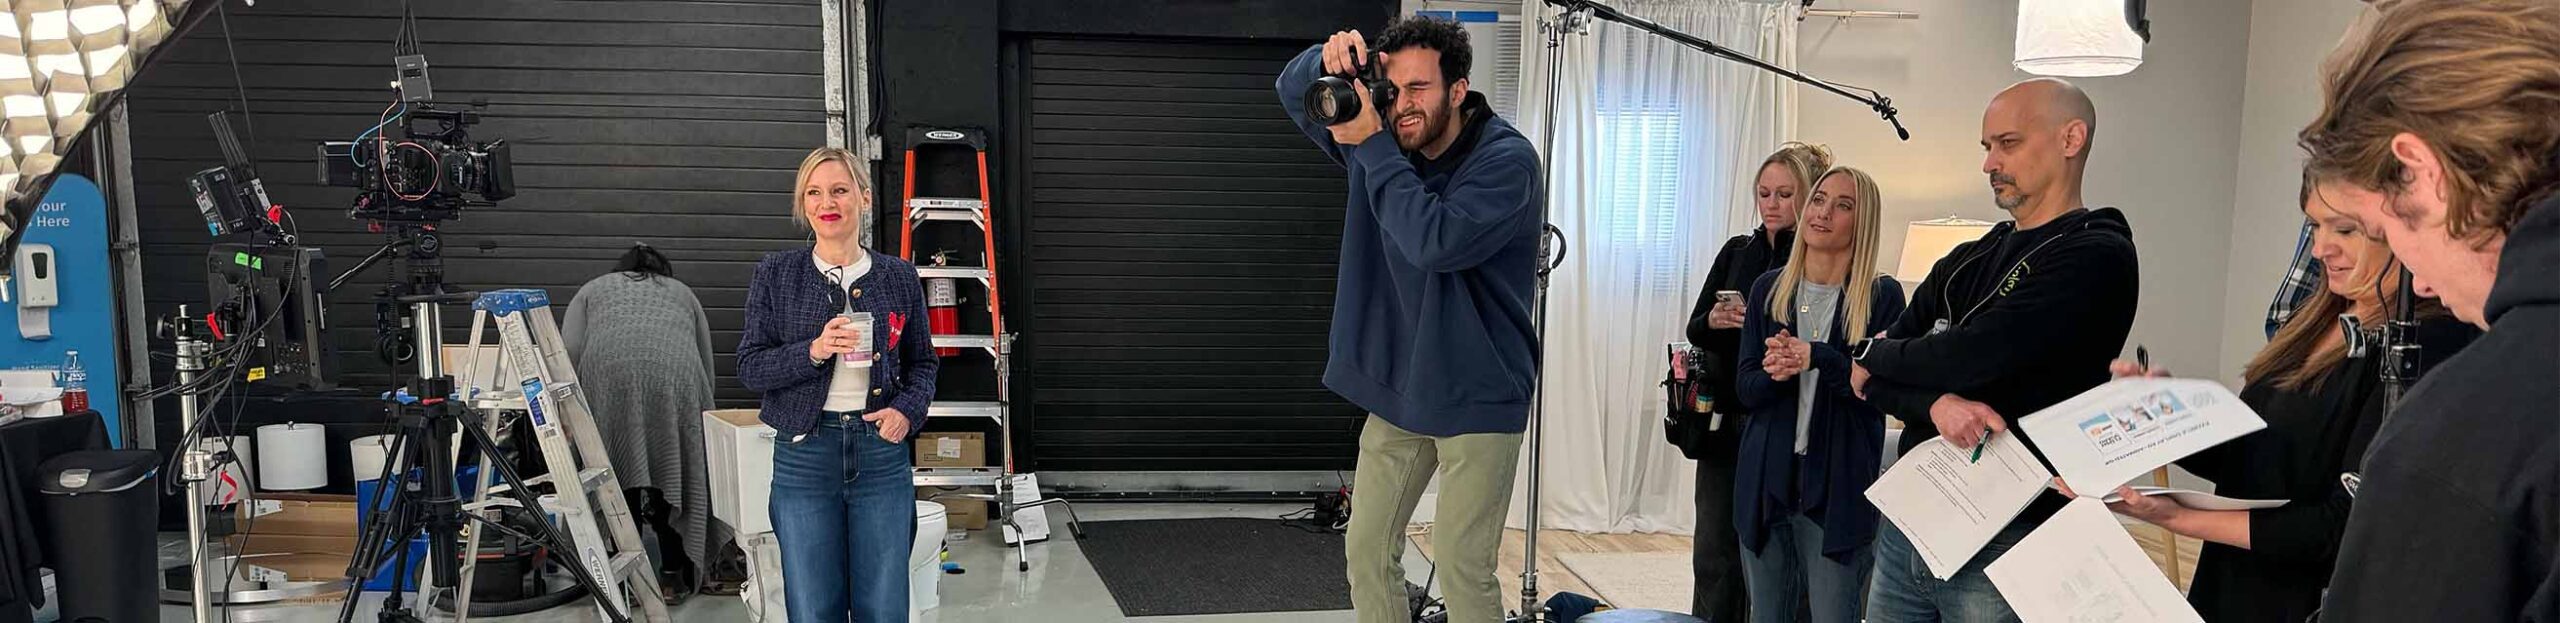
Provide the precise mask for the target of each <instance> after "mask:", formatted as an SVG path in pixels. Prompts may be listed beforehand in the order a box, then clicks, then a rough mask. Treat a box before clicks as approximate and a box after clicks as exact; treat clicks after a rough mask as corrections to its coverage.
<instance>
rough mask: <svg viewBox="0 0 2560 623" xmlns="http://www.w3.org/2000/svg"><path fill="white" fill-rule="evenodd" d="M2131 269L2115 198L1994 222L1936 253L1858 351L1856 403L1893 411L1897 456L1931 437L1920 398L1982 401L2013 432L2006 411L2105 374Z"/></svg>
mask: <svg viewBox="0 0 2560 623" xmlns="http://www.w3.org/2000/svg"><path fill="white" fill-rule="evenodd" d="M2140 270H2141V267H2140V266H2139V265H2138V263H2137V260H2136V258H2135V256H2134V248H2133V228H2132V227H2131V226H2130V225H2127V224H2126V223H2125V220H2124V213H2123V212H2119V211H2117V210H2116V209H2115V208H2100V209H2097V210H2083V211H2075V212H2072V213H2070V214H2066V215H2063V216H2062V217H2060V218H2056V219H2054V220H2053V221H2052V222H2049V223H2046V224H2044V226H2042V227H2037V228H2035V229H2033V230H2027V231H2018V230H2017V223H2016V222H2015V221H2010V222H2003V223H2001V224H1999V225H1998V226H1996V227H1993V228H1991V233H1988V234H1984V235H1983V237H1982V238H1981V239H1979V240H1975V241H1973V242H1968V243H1964V244H1962V245H1957V246H1956V248H1955V250H1954V251H1950V252H1948V253H1947V256H1946V257H1944V258H1940V259H1939V260H1938V263H1937V265H1935V266H1933V267H1931V268H1930V269H1929V277H1928V279H1927V280H1925V281H1922V282H1921V284H1920V289H1919V290H1918V291H1916V292H1914V293H1913V294H1912V296H1911V306H1910V307H1909V308H1908V310H1907V311H1904V312H1903V314H1902V319H1901V321H1899V322H1895V323H1894V324H1893V327H1892V328H1891V329H1889V330H1888V331H1887V334H1886V339H1880V340H1872V341H1870V344H1872V345H1871V346H1868V347H1867V348H1865V349H1864V352H1862V353H1861V354H1860V355H1859V358H1858V365H1860V366H1863V367H1865V368H1866V369H1867V371H1868V372H1869V373H1870V374H1872V375H1874V378H1873V379H1871V380H1870V381H1868V383H1867V398H1868V402H1870V403H1873V404H1875V405H1876V406H1877V407H1878V408H1881V409H1883V410H1884V412H1885V413H1886V414H1889V415H1892V416H1894V418H1896V419H1899V420H1902V424H1903V433H1902V443H1901V444H1900V446H1901V452H1903V453H1905V454H1908V453H1910V451H1911V448H1912V447H1913V446H1917V445H1920V442H1923V441H1928V440H1929V439H1930V438H1932V437H1936V436H1938V434H1939V432H1938V426H1937V424H1936V423H1935V422H1933V421H1931V420H1930V419H1929V406H1930V405H1932V404H1935V403H1936V402H1937V401H1938V398H1939V397H1940V396H1944V395H1947V394H1955V395H1958V396H1962V397H1964V398H1966V399H1969V400H1975V401H1979V402H1982V403H1984V404H1988V405H1990V406H1991V409H1992V410H1993V411H1998V412H1999V413H2000V417H2001V418H2002V419H2006V420H2008V421H2009V430H2011V431H2013V432H2014V431H2016V430H2017V423H2018V418H2022V417H2026V416H2028V415H2031V414H2034V413H2035V412H2036V411H2039V410H2042V409H2044V408H2045V407H2050V406H2053V405H2054V404H2056V403H2060V402H2062V401H2064V400H2068V399H2070V398H2071V397H2073V396H2077V395H2080V393H2081V392H2085V391H2088V390H2089V389H2090V388H2093V387H2097V386H2098V385H2100V384H2103V383H2106V382H2107V378H2108V374H2107V362H2109V361H2112V360H2114V359H2115V357H2116V355H2117V353H2118V352H2119V351H2122V350H2123V349H2124V340H2125V334H2126V333H2129V332H2131V331H2132V330H2133V312H2134V304H2135V302H2136V300H2137V298H2138V295H2139V294H2140V291H2141V287H2142V283H2141V277H2140ZM1941 321H1943V322H1944V327H1945V328H1944V329H1942V330H1933V329H1934V328H1935V327H1938V326H1939V324H1940V323H1941ZM1977 432H1978V431H1959V432H1958V434H1967V435H1970V434H1976V433H1977ZM2023 439H2024V438H2023V437H2022V438H2021V440H2023ZM2027 447H2028V448H2030V449H2033V448H2035V444H2034V442H2032V441H2030V442H2028V444H2027ZM2036 456H2037V458H2039V459H2041V458H2043V456H2044V455H2043V453H2042V451H2038V452H2037V454H2036ZM2065 501H2066V500H2063V499H2062V497H2061V496H2060V495H2059V494H2056V495H2047V496H2044V497H2043V498H2042V499H2040V500H2038V504H2037V505H2036V506H2034V507H2030V509H2029V512H2028V514H2026V515H2023V516H2021V517H2020V520H2021V521H2029V522H2034V521H2042V520H2043V518H2044V517H2047V516H2051V515H2052V511H2054V510H2057V509H2060V508H2061V505H2062V503H2063V502H2065Z"/></svg>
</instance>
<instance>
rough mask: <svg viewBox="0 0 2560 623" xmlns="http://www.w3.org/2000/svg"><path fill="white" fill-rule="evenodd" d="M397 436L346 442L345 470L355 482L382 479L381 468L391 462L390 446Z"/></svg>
mask: <svg viewBox="0 0 2560 623" xmlns="http://www.w3.org/2000/svg"><path fill="white" fill-rule="evenodd" d="M399 438H400V437H399V436H398V435H374V436H372V437H359V438H357V439H356V440H355V441H351V442H347V469H348V472H347V473H350V474H354V475H355V479H356V482H364V481H367V480H374V479H378V478H381V477H382V466H383V465H384V464H386V463H389V462H391V446H392V444H393V442H394V441H395V440H398V439H399Z"/></svg>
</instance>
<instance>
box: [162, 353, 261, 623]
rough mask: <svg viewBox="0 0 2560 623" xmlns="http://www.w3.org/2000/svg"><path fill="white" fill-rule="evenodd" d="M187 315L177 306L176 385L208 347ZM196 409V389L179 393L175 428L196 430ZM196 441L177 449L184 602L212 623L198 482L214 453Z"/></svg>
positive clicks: (190, 377)
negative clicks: (182, 500) (183, 521)
mask: <svg viewBox="0 0 2560 623" xmlns="http://www.w3.org/2000/svg"><path fill="white" fill-rule="evenodd" d="M186 318H187V306H185V305H180V306H178V321H177V322H176V323H175V324H176V325H177V326H176V327H175V328H176V331H175V332H176V333H177V338H178V386H179V387H189V386H192V385H193V384H194V383H195V380H196V374H197V373H200V372H203V371H204V356H205V354H206V352H207V351H208V350H210V349H208V348H207V344H205V343H204V341H203V340H198V339H196V336H195V332H194V331H189V330H187V329H186ZM197 409H198V407H197V405H196V395H195V392H185V393H180V394H178V430H180V431H191V430H195V426H196V418H197V417H198V413H197ZM179 438H180V439H185V438H186V436H185V435H179ZM198 445H200V444H188V445H187V447H184V448H179V449H178V452H180V453H182V454H183V456H184V458H183V459H181V461H182V462H181V463H179V469H178V474H179V476H178V477H179V479H180V480H183V481H184V486H185V487H186V488H187V563H188V565H190V566H189V567H188V569H189V572H188V574H187V575H188V576H189V577H188V579H189V581H190V582H191V583H190V584H189V585H188V592H187V596H188V601H187V604H188V606H189V607H190V609H191V610H192V612H193V614H194V615H195V621H196V623H211V621H213V592H212V591H210V590H207V589H206V584H207V582H206V580H205V577H204V575H205V567H204V548H205V546H206V545H207V544H206V543H205V536H204V488H203V487H202V486H201V485H202V484H203V483H204V481H205V479H207V478H210V477H212V475H213V457H212V456H209V455H207V454H205V452H204V451H203V450H200V449H198V448H197V446H198ZM234 451H235V452H236V449H234ZM235 460H236V459H235ZM243 484H244V485H245V484H246V483H243Z"/></svg>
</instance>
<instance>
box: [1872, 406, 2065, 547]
mask: <svg viewBox="0 0 2560 623" xmlns="http://www.w3.org/2000/svg"><path fill="white" fill-rule="evenodd" d="M1972 459H1973V452H1972V451H1970V450H1958V449H1956V447H1955V446H1954V445H1952V444H1949V443H1947V440H1946V438H1944V437H1938V438H1932V439H1930V440H1928V441H1924V442H1921V443H1920V445H1918V446H1914V447H1912V448H1911V453H1910V454H1907V455H1904V456H1903V457H1902V459H1901V460H1899V461H1895V462H1894V464H1893V469H1890V470H1886V471H1885V473H1884V475H1883V476H1882V477H1879V478H1877V479H1876V484H1875V485H1873V486H1870V487H1867V500H1868V501H1871V502H1874V503H1875V505H1876V510H1878V511H1881V512H1883V513H1884V517H1885V519H1887V520H1890V521H1892V522H1893V525H1894V527H1897V528H1901V529H1902V534H1903V536H1905V537H1908V538H1910V540H1911V546H1912V549H1915V550H1918V552H1919V554H1920V559H1921V560H1923V561H1925V562H1927V563H1928V564H1929V572H1930V573H1932V574H1935V575H1936V576H1938V578H1940V579H1945V578H1947V577H1948V576H1952V575H1955V573H1956V571H1957V570H1959V569H1963V568H1964V564H1965V562H1966V561H1970V560H1973V555H1974V554H1976V553H1979V552H1981V551H1982V546H1983V545H1986V544H1989V543H1990V542H1991V538H1992V537H1995V536H1999V534H2000V529H2001V528H2005V527H2008V525H2009V520H2011V519H2015V518H2017V516H2018V511H2021V510H2024V509H2026V507H2027V503H2028V502H2032V501H2035V498H2036V496H2039V495H2044V491H2045V487H2046V486H2047V485H2049V484H2051V483H2052V481H2053V473H2052V472H2048V471H2045V469H2044V465H2043V464H2042V463H2038V462H2036V457H2035V454H2034V453H2031V452H2028V451H2027V444H2026V443H2025V442H2021V441H2019V440H2018V438H2017V436H2016V435H2013V434H2010V433H2001V434H1997V435H1992V436H1991V440H1990V442H1989V443H1988V444H1986V445H1985V446H1984V447H1983V452H1982V460H1981V461H1980V462H1975V461H1973V460H1972Z"/></svg>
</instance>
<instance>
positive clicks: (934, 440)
mask: <svg viewBox="0 0 2560 623" xmlns="http://www.w3.org/2000/svg"><path fill="white" fill-rule="evenodd" d="M987 465H988V463H987V434H986V433H924V434H922V435H917V436H916V467H986V466H987Z"/></svg>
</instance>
